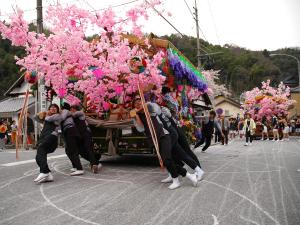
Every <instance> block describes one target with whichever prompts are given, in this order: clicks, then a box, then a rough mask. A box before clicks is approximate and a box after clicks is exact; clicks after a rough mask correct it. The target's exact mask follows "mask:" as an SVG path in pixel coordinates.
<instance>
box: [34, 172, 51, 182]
mask: <svg viewBox="0 0 300 225" xmlns="http://www.w3.org/2000/svg"><path fill="white" fill-rule="evenodd" d="M48 176H49V173H40V174H39V175H38V176H37V178H35V179H34V182H37V183H41V182H43V181H45V180H46V178H47V177H48Z"/></svg>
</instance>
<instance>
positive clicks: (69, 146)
mask: <svg viewBox="0 0 300 225" xmlns="http://www.w3.org/2000/svg"><path fill="white" fill-rule="evenodd" d="M74 129H76V128H75V127H70V128H67V129H66V130H65V131H64V139H65V142H66V143H65V144H66V147H65V148H66V154H67V156H68V157H69V159H70V161H71V163H72V166H73V168H76V169H77V170H82V165H81V162H80V159H79V149H80V146H81V143H80V137H79V136H78V135H76V132H75V130H74Z"/></svg>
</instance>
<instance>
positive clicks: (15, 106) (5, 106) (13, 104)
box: [0, 96, 35, 113]
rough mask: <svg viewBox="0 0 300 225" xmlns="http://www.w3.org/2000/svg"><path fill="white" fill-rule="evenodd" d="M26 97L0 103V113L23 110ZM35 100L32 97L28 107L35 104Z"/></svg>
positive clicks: (8, 99)
mask: <svg viewBox="0 0 300 225" xmlns="http://www.w3.org/2000/svg"><path fill="white" fill-rule="evenodd" d="M24 99H25V98H24V97H15V98H7V99H4V100H3V101H1V102H0V113H13V112H18V111H20V110H21V109H22V107H23V104H24ZM34 102H35V98H34V97H33V96H30V97H29V99H28V106H30V105H32V104H34Z"/></svg>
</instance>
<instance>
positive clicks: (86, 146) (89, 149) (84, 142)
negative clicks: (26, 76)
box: [70, 105, 102, 173]
mask: <svg viewBox="0 0 300 225" xmlns="http://www.w3.org/2000/svg"><path fill="white" fill-rule="evenodd" d="M70 111H71V112H72V116H73V119H74V122H75V125H76V128H77V130H78V131H79V134H80V146H79V154H80V155H81V157H82V158H84V159H85V160H87V161H89V162H90V164H91V169H92V172H93V173H98V172H99V170H100V169H101V167H102V165H101V164H100V163H99V161H98V160H97V159H96V157H95V154H94V152H93V142H92V133H91V130H90V128H89V126H88V124H87V121H86V119H85V114H84V112H83V111H81V107H80V106H78V105H76V106H71V110H70Z"/></svg>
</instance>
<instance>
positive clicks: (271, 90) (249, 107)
mask: <svg viewBox="0 0 300 225" xmlns="http://www.w3.org/2000/svg"><path fill="white" fill-rule="evenodd" d="M294 103H295V101H293V100H291V99H290V88H289V87H288V86H285V85H284V84H283V83H282V82H281V83H280V84H279V85H278V87H276V88H275V87H271V86H270V80H268V81H266V82H262V87H261V88H258V87H256V88H253V89H252V90H251V91H247V92H246V93H245V102H244V104H243V105H242V107H243V109H244V111H245V112H249V113H251V114H252V116H253V117H254V118H255V119H257V120H260V119H261V118H262V117H263V116H266V117H267V118H268V119H270V118H271V117H272V116H273V115H276V116H278V115H283V116H286V115H287V114H288V109H289V108H290V107H291V106H292V105H293V104H294Z"/></svg>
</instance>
